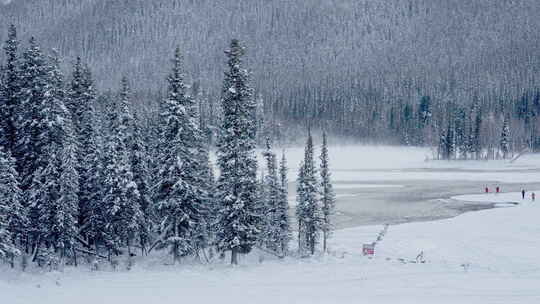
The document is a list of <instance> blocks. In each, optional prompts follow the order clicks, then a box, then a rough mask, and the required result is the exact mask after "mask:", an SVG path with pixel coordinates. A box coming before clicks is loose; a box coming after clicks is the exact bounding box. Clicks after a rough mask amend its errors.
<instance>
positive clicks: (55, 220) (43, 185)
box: [29, 53, 78, 257]
mask: <svg viewBox="0 0 540 304" xmlns="http://www.w3.org/2000/svg"><path fill="white" fill-rule="evenodd" d="M49 62H50V65H49V66H48V71H47V78H46V80H45V84H44V88H45V90H46V92H45V93H44V95H43V99H42V100H41V103H40V104H39V109H38V110H37V113H38V116H37V117H35V118H34V126H35V127H36V129H37V130H39V132H40V133H39V136H38V137H37V138H36V139H37V140H39V142H38V143H37V144H38V145H37V147H38V148H39V151H40V153H39V154H38V155H37V157H36V159H35V160H36V163H35V165H36V166H35V171H34V172H33V179H32V183H31V185H30V188H29V197H30V201H31V202H32V205H31V211H32V213H31V215H32V217H31V220H33V221H34V222H33V223H32V225H33V228H34V240H33V242H34V244H33V246H34V257H36V256H37V254H38V250H39V249H40V247H41V245H42V244H43V245H45V247H46V248H52V249H54V251H55V252H58V251H60V252H59V253H60V255H61V256H64V255H65V254H66V253H68V251H69V250H70V249H72V248H73V239H74V237H75V234H76V217H77V204H78V196H77V193H78V174H77V172H76V171H75V167H76V166H77V160H76V155H75V143H76V141H75V138H74V136H73V129H72V122H71V115H70V114H69V112H68V110H67V108H66V107H65V104H64V98H65V91H64V89H63V77H62V74H61V72H60V67H59V66H60V62H59V59H58V57H57V55H56V53H55V55H54V56H53V57H51V58H50V61H49Z"/></svg>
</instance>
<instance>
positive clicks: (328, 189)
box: [320, 132, 336, 252]
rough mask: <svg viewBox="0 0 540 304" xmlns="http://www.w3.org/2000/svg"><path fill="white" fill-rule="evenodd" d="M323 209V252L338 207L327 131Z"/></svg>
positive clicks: (322, 173)
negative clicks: (332, 178)
mask: <svg viewBox="0 0 540 304" xmlns="http://www.w3.org/2000/svg"><path fill="white" fill-rule="evenodd" d="M320 160H321V169H320V170H321V172H320V173H321V209H322V215H323V218H322V233H323V252H326V249H327V241H328V238H329V237H330V234H331V232H332V228H333V224H332V221H331V217H332V216H333V215H334V211H335V207H336V198H335V195H334V189H333V187H332V181H331V178H330V175H331V174H330V165H329V161H330V159H329V156H328V142H327V140H326V132H323V143H322V148H321V156H320Z"/></svg>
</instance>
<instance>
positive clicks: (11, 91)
mask: <svg viewBox="0 0 540 304" xmlns="http://www.w3.org/2000/svg"><path fill="white" fill-rule="evenodd" d="M18 50H19V40H18V39H17V29H16V27H15V26H14V25H10V27H9V30H8V39H7V40H6V41H5V43H4V52H5V58H6V63H5V66H4V70H3V75H1V77H0V78H1V79H2V82H1V84H0V117H1V120H0V123H1V126H2V129H3V132H2V135H1V137H0V140H1V142H0V145H2V146H3V147H4V148H5V149H6V151H7V150H10V151H13V149H14V147H15V143H16V134H17V126H16V125H15V123H16V119H15V117H16V116H15V113H16V109H17V103H18V98H17V96H18V93H19V78H20V69H19V58H18Z"/></svg>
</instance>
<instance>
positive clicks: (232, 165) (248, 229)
mask: <svg viewBox="0 0 540 304" xmlns="http://www.w3.org/2000/svg"><path fill="white" fill-rule="evenodd" d="M225 53H226V54H227V57H228V61H227V66H228V70H227V71H226V72H225V80H224V84H223V90H222V98H221V106H222V110H223V121H222V125H221V129H220V133H219V139H218V150H217V158H218V166H219V168H220V176H219V178H218V182H217V191H216V199H217V202H218V204H219V207H220V210H219V215H218V217H219V218H218V231H217V245H218V248H219V249H220V250H223V251H231V263H232V264H237V263H238V254H239V253H249V252H250V251H251V249H252V247H253V245H255V243H256V242H257V239H258V235H259V232H260V231H259V228H258V227H259V225H260V222H261V218H260V216H259V215H258V214H256V208H257V204H258V202H257V198H258V194H257V159H256V157H255V148H256V136H255V135H256V122H255V101H254V100H253V90H252V88H251V87H250V86H249V74H248V72H247V70H245V69H244V68H243V64H242V56H243V55H244V53H245V50H244V48H243V47H242V46H240V43H239V41H238V40H232V42H231V45H230V48H229V50H227V51H226V52H225Z"/></svg>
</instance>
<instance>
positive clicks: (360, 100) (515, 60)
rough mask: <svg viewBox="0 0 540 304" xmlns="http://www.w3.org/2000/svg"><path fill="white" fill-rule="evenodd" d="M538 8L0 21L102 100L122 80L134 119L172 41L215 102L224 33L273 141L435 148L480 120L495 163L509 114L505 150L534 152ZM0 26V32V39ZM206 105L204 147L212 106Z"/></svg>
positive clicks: (36, 5)
mask: <svg viewBox="0 0 540 304" xmlns="http://www.w3.org/2000/svg"><path fill="white" fill-rule="evenodd" d="M538 11H540V2H539V1H536V0H501V1H493V0H477V1H468V0H454V1H429V0H395V1H385V0H340V1H335V0H332V1H328V0H313V1H249V0H238V1H234V2H226V3H224V2H223V1H219V0H200V1H183V0H154V1H151V2H150V1H144V0H132V1H115V2H110V1H109V2H107V1H105V2H104V1H96V0H81V1H77V2H73V1H57V0H42V1H39V2H36V1H30V0H18V1H12V2H11V3H10V4H8V5H3V6H2V7H1V9H0V19H1V20H8V21H10V22H13V23H15V24H16V25H18V26H19V28H20V29H21V35H22V36H21V37H24V39H25V40H26V39H27V38H29V37H28V36H29V35H35V36H36V37H37V38H38V39H39V40H40V41H41V42H42V43H43V44H44V46H46V47H53V46H54V47H57V48H58V50H59V53H60V54H62V57H63V58H66V59H67V61H71V60H73V61H74V58H76V56H82V57H84V58H85V61H86V62H87V63H88V64H89V65H90V66H92V70H93V71H94V73H95V74H96V75H97V76H98V77H96V78H97V79H96V86H97V87H99V88H100V89H101V90H104V89H115V88H114V87H116V84H117V83H118V82H119V80H120V78H121V76H122V75H130V80H131V82H132V87H133V95H132V96H133V102H134V103H135V104H136V106H135V107H134V108H135V110H137V111H138V112H140V114H141V116H143V117H141V118H143V119H148V120H155V116H157V113H158V108H159V101H160V100H161V99H162V97H163V96H164V95H165V94H166V86H165V85H164V83H162V82H160V81H155V79H162V78H164V77H165V76H166V74H167V73H168V72H169V71H168V69H167V67H168V65H167V60H168V58H169V57H170V56H169V54H168V52H169V50H171V49H173V48H174V47H175V46H176V45H181V46H182V47H183V48H184V49H185V50H186V52H185V56H186V59H187V60H186V65H187V69H188V70H189V71H190V72H191V73H190V74H189V75H187V77H189V78H190V82H192V83H194V84H195V85H194V86H193V90H195V89H196V91H197V92H193V95H194V96H200V97H201V98H203V99H206V100H208V101H209V102H210V103H212V102H214V101H217V100H219V96H220V95H221V91H220V89H219V88H220V83H221V81H222V71H223V69H224V66H223V60H221V56H220V53H221V49H222V46H223V45H225V44H226V43H227V40H228V39H229V37H230V36H231V35H234V36H235V37H239V38H241V39H242V41H244V43H245V44H246V45H247V46H249V48H250V50H252V52H250V53H249V54H247V55H246V57H245V60H246V62H247V63H248V64H249V65H250V67H251V68H252V70H253V73H254V76H255V77H254V79H253V81H254V84H255V85H254V87H255V88H256V89H257V91H256V92H255V95H256V96H259V95H260V96H263V97H264V98H261V99H260V100H259V103H260V104H261V106H260V108H261V110H260V113H263V114H264V117H265V123H266V124H267V125H268V126H272V127H269V128H265V130H268V133H269V134H268V135H269V136H271V138H273V139H274V141H275V142H278V143H289V142H291V141H295V140H296V139H297V138H304V137H305V136H304V135H305V129H306V128H307V127H311V128H312V129H313V130H314V132H315V131H316V129H325V130H326V131H327V132H329V133H330V134H332V136H333V138H337V137H342V138H344V139H347V140H351V141H362V142H372V143H385V144H395V145H422V146H432V147H434V148H435V149H437V147H438V146H439V139H440V138H441V135H443V133H444V137H446V138H452V137H454V136H453V134H447V133H448V129H449V125H450V129H455V127H454V125H458V126H459V125H460V124H461V122H459V121H457V120H463V116H465V119H469V120H471V121H473V120H475V119H476V115H477V114H476V113H479V114H480V116H481V121H482V122H481V124H480V129H479V133H480V137H479V138H480V141H479V145H480V146H481V147H482V153H480V156H481V157H483V158H485V157H487V156H488V155H489V157H491V155H496V154H497V153H496V152H499V154H501V155H502V154H503V153H502V151H496V152H493V153H492V152H488V151H494V150H498V148H497V147H498V146H499V144H498V143H499V141H500V133H501V130H502V125H503V123H504V120H505V117H506V116H508V119H507V120H508V125H509V130H510V133H509V134H510V140H509V144H510V149H513V150H522V149H523V148H525V147H529V148H530V149H535V150H538V148H539V142H540V140H539V137H540V136H539V133H538V129H539V127H538V126H539V119H538V113H539V106H538V101H537V100H538V99H537V97H536V96H537V95H538V91H539V86H538V76H537V75H539V72H540V71H539V67H540V60H539V57H538V54H537V53H538V52H537V50H538V49H539V48H540V37H539V35H537V34H536V33H538V32H539V31H540V19H538V18H537V13H536V12H538ZM7 25H8V23H7V22H6V23H0V38H1V40H2V41H3V40H5V36H2V35H5V34H4V33H5V32H7V31H5V30H4V29H6V26H7ZM1 56H2V55H0V57H1ZM69 63H71V62H69ZM62 66H63V67H64V69H63V70H64V71H67V69H68V68H69V67H68V66H69V65H68V64H67V63H64V64H63V65H62ZM426 103H429V113H431V118H430V125H429V126H428V127H426V122H425V121H424V120H425V117H422V115H424V114H425V113H426V111H425V105H426ZM208 108H209V110H208V111H207V112H205V117H207V118H208V117H212V119H208V120H206V121H208V123H207V125H208V130H210V131H213V136H214V138H215V134H216V132H215V130H217V127H218V126H219V123H218V118H219V106H218V105H217V104H215V105H214V106H210V105H208ZM473 108H474V111H475V113H474V114H471V111H473ZM460 112H464V113H465V115H462V114H461V113H460ZM149 113H152V114H149ZM423 113H424V114H423ZM456 113H457V114H456ZM450 114H452V117H449V115H450ZM147 116H150V117H147ZM460 132H461V130H457V129H456V131H452V132H451V133H454V134H456V133H460ZM467 133H470V132H469V131H467ZM460 136H461V135H460ZM466 136H467V137H470V136H469V135H466ZM265 137H266V136H261V139H260V140H259V141H258V143H259V144H260V145H261V146H262V145H264V138H265ZM455 141H456V142H460V141H462V140H461V139H456V140H455ZM441 145H444V143H442V144H441ZM455 145H457V146H459V145H463V143H456V144H455ZM448 146H452V145H448ZM458 150H459V149H458ZM475 153H476V152H468V154H469V155H468V156H467V157H468V158H471V155H472V154H475ZM440 154H441V157H442V154H443V153H440ZM447 154H448V153H447ZM450 154H452V155H453V154H454V153H450ZM459 154H460V155H458V156H457V157H458V158H463V157H464V156H462V154H463V153H459ZM510 154H511V153H510ZM453 157H454V156H453ZM473 158H474V156H473Z"/></svg>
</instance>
